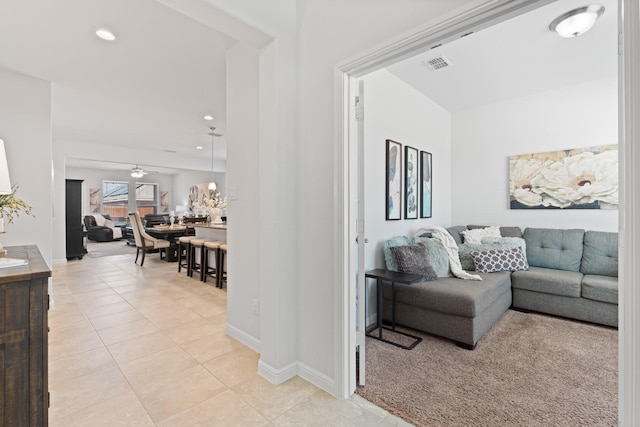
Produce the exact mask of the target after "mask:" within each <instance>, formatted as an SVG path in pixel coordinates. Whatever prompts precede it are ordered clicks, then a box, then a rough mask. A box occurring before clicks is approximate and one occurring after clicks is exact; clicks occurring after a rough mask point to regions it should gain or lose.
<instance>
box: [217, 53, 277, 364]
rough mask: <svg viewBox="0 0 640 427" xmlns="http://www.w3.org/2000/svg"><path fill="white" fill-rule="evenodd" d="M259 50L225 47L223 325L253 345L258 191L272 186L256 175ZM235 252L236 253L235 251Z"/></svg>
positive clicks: (258, 279) (256, 334) (257, 297)
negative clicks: (225, 257) (226, 279)
mask: <svg viewBox="0 0 640 427" xmlns="http://www.w3.org/2000/svg"><path fill="white" fill-rule="evenodd" d="M259 90H260V82H259V52H258V50H257V49H256V48H254V47H253V46H250V45H248V44H245V43H242V42H240V43H238V44H236V45H235V46H234V47H233V48H231V49H229V51H228V53H227V95H228V96H227V130H228V131H227V140H228V141H229V144H228V149H227V181H228V186H227V190H229V188H230V187H233V189H234V191H235V197H233V198H227V213H228V215H229V219H228V220H227V241H228V242H229V246H230V247H231V248H233V252H231V250H230V255H229V257H228V262H227V275H228V277H229V286H228V290H227V330H228V331H229V333H230V334H231V335H232V336H234V337H236V338H237V339H239V340H241V341H242V342H244V343H245V344H247V345H248V346H250V347H251V348H253V349H254V350H256V351H259V352H261V349H260V318H261V315H262V313H263V312H264V310H261V311H260V310H259V312H258V313H255V312H254V311H253V307H254V304H255V305H257V306H258V307H260V283H261V274H260V270H259V265H260V259H261V251H260V245H259V240H258V236H259V219H260V218H261V215H262V207H261V203H260V193H261V192H262V191H263V192H265V193H266V196H267V197H268V195H269V194H274V193H275V191H272V190H270V189H269V188H266V187H262V186H261V185H260V180H259V166H258V154H259V152H260V146H259V139H260V132H259V112H258V109H259V107H258V103H259ZM234 254H235V255H234Z"/></svg>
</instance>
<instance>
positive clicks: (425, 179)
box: [420, 151, 433, 218]
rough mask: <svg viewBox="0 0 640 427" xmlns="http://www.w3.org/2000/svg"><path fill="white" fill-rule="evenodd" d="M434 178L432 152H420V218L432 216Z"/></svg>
mask: <svg viewBox="0 0 640 427" xmlns="http://www.w3.org/2000/svg"><path fill="white" fill-rule="evenodd" d="M432 179H433V173H432V169H431V153H428V152H426V151H421V152H420V218H431V215H432V214H433V209H432V201H433V198H432V190H433V186H432V182H433V181H432Z"/></svg>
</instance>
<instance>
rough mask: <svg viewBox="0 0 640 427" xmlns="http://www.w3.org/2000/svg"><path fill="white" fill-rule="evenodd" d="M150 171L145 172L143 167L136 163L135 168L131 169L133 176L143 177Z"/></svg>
mask: <svg viewBox="0 0 640 427" xmlns="http://www.w3.org/2000/svg"><path fill="white" fill-rule="evenodd" d="M147 173H148V172H145V171H144V170H142V168H141V167H140V166H138V165H136V167H135V168H132V169H131V176H132V177H134V178H142V177H143V176H145V175H146V174H147Z"/></svg>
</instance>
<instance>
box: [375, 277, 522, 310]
mask: <svg viewBox="0 0 640 427" xmlns="http://www.w3.org/2000/svg"><path fill="white" fill-rule="evenodd" d="M509 275H510V273H509V272H504V271H503V272H498V273H486V274H485V273H480V276H481V277H482V281H473V282H471V281H469V280H462V279H458V278H455V277H448V278H441V279H438V280H435V281H433V282H418V283H414V284H412V285H409V286H402V285H399V286H398V285H396V287H395V288H396V301H397V302H401V303H405V304H409V305H413V306H416V307H421V308H424V309H427V310H432V311H436V312H440V313H447V314H451V315H455V316H463V317H470V318H473V317H476V316H478V315H479V314H481V313H483V312H484V311H485V310H486V309H487V308H488V307H490V306H491V305H492V304H493V303H494V302H495V301H496V300H497V299H499V298H500V297H501V296H502V295H503V294H504V293H505V292H511V290H510V280H509ZM383 290H384V295H385V298H386V299H391V286H384V288H383Z"/></svg>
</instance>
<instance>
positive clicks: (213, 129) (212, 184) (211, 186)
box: [209, 126, 222, 191]
mask: <svg viewBox="0 0 640 427" xmlns="http://www.w3.org/2000/svg"><path fill="white" fill-rule="evenodd" d="M209 129H211V132H209V135H211V182H210V183H209V190H214V191H215V190H216V188H218V186H217V185H216V183H215V181H214V180H213V142H214V138H215V137H216V136H222V134H221V133H217V132H216V127H215V126H209Z"/></svg>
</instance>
